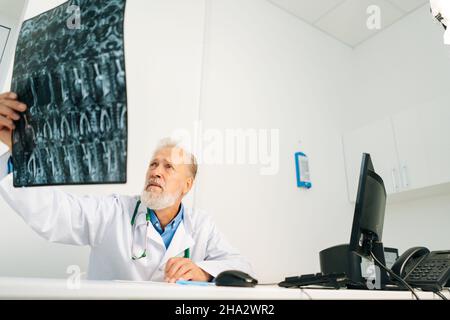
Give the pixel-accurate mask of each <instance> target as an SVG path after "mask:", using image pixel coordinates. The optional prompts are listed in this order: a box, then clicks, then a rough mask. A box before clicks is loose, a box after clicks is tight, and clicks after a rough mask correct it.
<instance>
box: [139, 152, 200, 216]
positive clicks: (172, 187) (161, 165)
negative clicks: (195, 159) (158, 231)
mask: <svg viewBox="0 0 450 320" xmlns="http://www.w3.org/2000/svg"><path fill="white" fill-rule="evenodd" d="M187 159H188V157H187V156H186V155H185V154H184V151H183V150H182V149H180V148H177V147H173V148H169V147H168V148H162V149H160V150H158V151H157V152H156V153H155V154H154V156H153V158H152V160H151V161H150V164H149V167H148V170H147V174H146V179H145V186H144V191H143V195H144V196H143V198H144V200H145V201H144V202H145V204H146V205H147V207H149V208H151V209H155V210H158V209H163V208H166V207H170V206H172V205H173V204H175V203H178V202H180V201H181V199H182V198H183V196H184V195H185V194H186V193H188V192H189V190H190V189H191V187H192V184H193V177H192V174H191V173H190V170H189V164H188V162H187V161H186V160H187Z"/></svg>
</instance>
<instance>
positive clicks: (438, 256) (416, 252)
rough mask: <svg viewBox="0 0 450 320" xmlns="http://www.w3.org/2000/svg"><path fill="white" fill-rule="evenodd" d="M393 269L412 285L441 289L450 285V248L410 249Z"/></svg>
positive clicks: (427, 289) (432, 289) (430, 289)
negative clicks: (443, 249) (433, 249)
mask: <svg viewBox="0 0 450 320" xmlns="http://www.w3.org/2000/svg"><path fill="white" fill-rule="evenodd" d="M391 270H392V271H393V272H394V273H396V274H397V275H398V276H400V277H401V278H403V279H404V280H405V281H406V282H407V283H408V284H410V285H411V286H412V287H415V288H421V289H422V290H425V291H440V290H442V288H443V287H449V286H450V250H447V251H432V252H430V250H428V249H427V248H425V247H414V248H411V249H408V250H406V251H405V252H404V253H403V254H402V255H401V256H400V257H399V258H398V259H397V260H396V261H395V263H394V264H393V266H392V268H391Z"/></svg>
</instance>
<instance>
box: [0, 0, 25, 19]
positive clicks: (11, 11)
mask: <svg viewBox="0 0 450 320" xmlns="http://www.w3.org/2000/svg"><path fill="white" fill-rule="evenodd" d="M24 7H25V0H0V13H1V14H3V15H5V16H7V17H9V18H10V19H11V20H17V19H20V17H21V16H22V11H23V8H24ZM0 24H1V23H0Z"/></svg>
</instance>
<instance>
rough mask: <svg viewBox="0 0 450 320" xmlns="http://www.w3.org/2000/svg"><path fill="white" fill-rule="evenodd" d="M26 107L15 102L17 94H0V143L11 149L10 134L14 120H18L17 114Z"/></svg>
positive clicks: (13, 127)
mask: <svg viewBox="0 0 450 320" xmlns="http://www.w3.org/2000/svg"><path fill="white" fill-rule="evenodd" d="M26 109H27V107H26V105H25V104H23V103H21V102H19V101H17V94H15V93H14V92H5V93H2V94H0V141H1V142H3V143H4V144H6V145H7V146H8V147H9V149H11V144H12V141H11V132H12V130H14V129H15V126H14V120H19V119H20V115H19V112H24V111H25V110H26Z"/></svg>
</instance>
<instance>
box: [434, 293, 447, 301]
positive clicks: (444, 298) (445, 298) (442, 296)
mask: <svg viewBox="0 0 450 320" xmlns="http://www.w3.org/2000/svg"><path fill="white" fill-rule="evenodd" d="M434 293H435V294H437V295H438V296H439V297H441V299H442V300H448V299H447V297H446V296H444V295H443V294H442V292H439V291H436V292H434Z"/></svg>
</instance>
